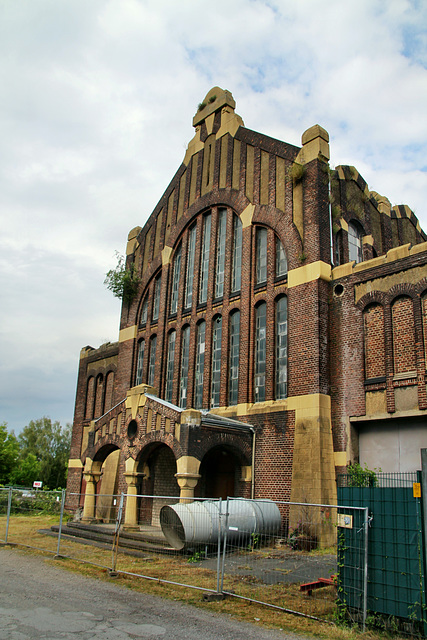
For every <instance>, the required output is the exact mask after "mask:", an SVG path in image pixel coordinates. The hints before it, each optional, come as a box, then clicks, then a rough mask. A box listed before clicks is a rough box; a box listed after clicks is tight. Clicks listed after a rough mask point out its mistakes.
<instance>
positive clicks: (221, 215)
mask: <svg viewBox="0 0 427 640" xmlns="http://www.w3.org/2000/svg"><path fill="white" fill-rule="evenodd" d="M226 229H227V209H219V210H218V223H217V241H216V272H215V298H221V297H222V296H223V295H224V267H225V237H226Z"/></svg>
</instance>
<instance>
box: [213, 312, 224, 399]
mask: <svg viewBox="0 0 427 640" xmlns="http://www.w3.org/2000/svg"><path fill="white" fill-rule="evenodd" d="M221 338H222V318H221V316H217V317H216V318H214V321H213V336H212V381H211V407H219V395H220V390H221Z"/></svg>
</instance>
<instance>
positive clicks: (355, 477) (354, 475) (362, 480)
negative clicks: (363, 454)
mask: <svg viewBox="0 0 427 640" xmlns="http://www.w3.org/2000/svg"><path fill="white" fill-rule="evenodd" d="M377 473H381V469H368V467H367V464H366V462H365V466H364V467H362V465H360V464H359V463H358V462H355V463H354V464H350V465H348V467H347V477H348V480H347V485H348V486H349V487H377V486H378V477H377Z"/></svg>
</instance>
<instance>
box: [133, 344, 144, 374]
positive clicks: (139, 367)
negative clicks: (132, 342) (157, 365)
mask: <svg viewBox="0 0 427 640" xmlns="http://www.w3.org/2000/svg"><path fill="white" fill-rule="evenodd" d="M144 350H145V340H140V342H139V343H138V356H137V364H136V380H135V384H136V385H138V384H141V383H142V371H143V366H144Z"/></svg>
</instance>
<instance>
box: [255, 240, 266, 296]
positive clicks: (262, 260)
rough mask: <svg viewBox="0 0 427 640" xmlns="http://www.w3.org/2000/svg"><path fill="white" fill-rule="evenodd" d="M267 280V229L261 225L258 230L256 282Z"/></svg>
mask: <svg viewBox="0 0 427 640" xmlns="http://www.w3.org/2000/svg"><path fill="white" fill-rule="evenodd" d="M266 280H267V229H265V228H263V227H260V228H258V229H257V232H256V282H257V284H260V283H261V282H265V281H266Z"/></svg>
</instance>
